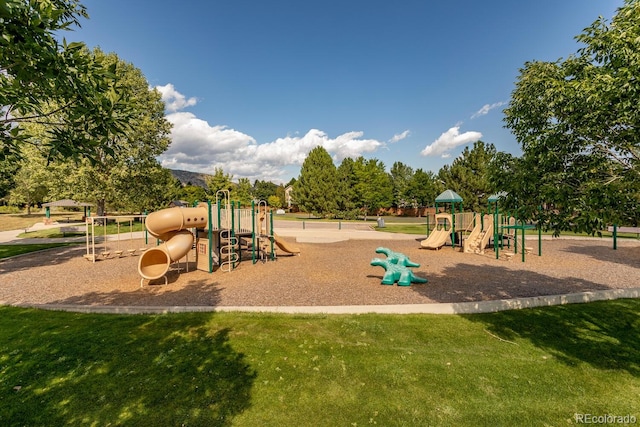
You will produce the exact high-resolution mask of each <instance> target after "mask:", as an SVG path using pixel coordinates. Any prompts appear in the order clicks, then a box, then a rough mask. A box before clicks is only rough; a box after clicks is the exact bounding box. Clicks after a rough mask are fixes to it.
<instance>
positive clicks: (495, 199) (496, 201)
mask: <svg viewBox="0 0 640 427" xmlns="http://www.w3.org/2000/svg"><path fill="white" fill-rule="evenodd" d="M507 194H508V193H507V192H505V191H500V192H498V193H496V194H492V195H491V196H489V198H488V202H489V212H491V205H492V204H493V205H494V208H493V247H494V250H495V253H496V259H498V258H500V247H501V243H502V235H503V233H504V231H505V230H513V231H514V234H513V242H514V243H513V249H514V253H516V254H517V253H518V230H520V233H521V236H522V237H521V240H522V248H521V250H520V252H521V255H522V262H524V260H525V253H526V252H527V250H526V248H525V239H526V230H532V229H534V228H537V229H538V256H542V228H541V227H539V226H536V225H531V224H525V223H524V222H523V221H520V222H519V223H518V220H517V219H515V218H513V222H511V221H507V223H505V224H502V223H501V222H502V221H501V216H500V206H499V205H500V199H503V198H505V197H506V196H507ZM498 241H500V244H499V243H498Z"/></svg>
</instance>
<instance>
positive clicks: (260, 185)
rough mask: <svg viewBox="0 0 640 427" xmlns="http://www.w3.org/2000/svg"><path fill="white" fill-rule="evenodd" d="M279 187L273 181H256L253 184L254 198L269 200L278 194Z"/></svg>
mask: <svg viewBox="0 0 640 427" xmlns="http://www.w3.org/2000/svg"><path fill="white" fill-rule="evenodd" d="M277 188H278V186H277V185H276V184H274V183H273V182H271V181H260V180H259V179H256V181H255V182H254V184H253V190H252V192H253V197H255V198H256V199H257V200H265V201H266V200H267V199H268V198H269V196H273V195H274V194H276V190H277Z"/></svg>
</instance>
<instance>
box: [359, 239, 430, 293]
mask: <svg viewBox="0 0 640 427" xmlns="http://www.w3.org/2000/svg"><path fill="white" fill-rule="evenodd" d="M376 253H379V254H385V255H386V256H387V259H381V258H374V259H372V260H371V265H377V266H380V267H382V268H384V269H385V273H384V276H383V277H382V282H381V284H383V285H393V284H395V283H396V282H398V286H411V283H427V279H424V278H422V277H418V276H416V275H415V274H414V273H413V271H412V270H410V269H409V267H420V264H418V263H415V262H412V261H411V260H410V259H409V257H408V256H406V255H405V254H403V253H400V252H394V251H392V250H391V249H389V248H383V247H380V248H377V249H376Z"/></svg>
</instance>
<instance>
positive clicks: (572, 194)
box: [505, 0, 640, 232]
mask: <svg viewBox="0 0 640 427" xmlns="http://www.w3.org/2000/svg"><path fill="white" fill-rule="evenodd" d="M577 40H578V41H579V42H581V43H583V47H582V48H581V49H579V50H578V51H577V53H576V54H574V55H571V56H570V57H568V58H567V59H564V60H558V61H555V62H543V61H532V62H527V63H526V64H525V65H524V68H523V69H521V70H520V75H519V76H518V79H517V82H516V88H515V90H514V91H513V93H512V96H511V101H510V103H509V106H508V108H507V109H506V110H505V123H506V126H507V127H508V128H509V129H510V130H511V131H512V132H513V134H514V135H515V136H516V138H517V140H518V142H519V143H520V145H521V147H522V151H523V155H522V158H521V160H520V161H519V162H518V168H519V170H520V171H521V174H520V179H524V180H526V181H527V182H533V183H535V187H531V188H530V190H531V191H529V192H520V193H519V194H517V197H518V199H519V200H518V202H519V204H521V205H522V206H525V207H526V209H525V210H523V212H522V214H523V215H527V216H528V217H535V218H538V217H539V218H540V219H541V220H543V221H544V222H545V223H546V224H547V225H548V226H550V227H551V228H553V229H554V230H555V231H556V232H559V231H561V230H566V229H573V230H579V231H586V232H596V231H598V230H600V229H602V227H603V226H604V225H606V224H607V223H611V222H620V221H622V222H626V223H633V224H635V223H637V222H638V220H639V219H640V212H639V211H638V209H637V206H638V203H639V202H640V192H639V191H638V190H639V188H640V177H639V172H638V162H639V161H640V134H639V133H638V129H640V109H639V108H638V99H639V94H640V80H639V79H638V76H639V75H640V2H638V1H637V0H626V1H625V4H624V6H623V7H621V8H620V9H618V11H617V13H616V15H615V16H614V17H613V19H612V21H611V22H607V20H605V19H604V18H599V19H598V20H596V21H595V22H594V23H593V24H592V25H590V26H589V27H588V28H586V29H585V30H584V31H583V32H582V33H581V34H580V35H578V36H577ZM512 193H513V192H510V194H512ZM515 196H516V195H515V194H512V197H511V198H510V201H509V202H510V203H512V204H514V205H515V204H516V203H515V202H516V200H515ZM536 205H543V206H545V208H546V209H544V210H543V211H540V213H538V210H537V209H536V208H535V206H536ZM513 207H517V206H513Z"/></svg>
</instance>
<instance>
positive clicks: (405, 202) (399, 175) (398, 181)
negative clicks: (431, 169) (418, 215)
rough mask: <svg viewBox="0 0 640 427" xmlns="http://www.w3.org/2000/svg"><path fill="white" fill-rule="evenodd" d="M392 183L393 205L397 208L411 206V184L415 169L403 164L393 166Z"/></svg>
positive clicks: (398, 163)
mask: <svg viewBox="0 0 640 427" xmlns="http://www.w3.org/2000/svg"><path fill="white" fill-rule="evenodd" d="M390 175H391V182H392V184H393V205H394V206H395V207H397V208H404V207H406V206H410V205H411V204H412V203H411V197H410V196H409V184H410V182H411V179H412V178H413V169H412V168H411V167H410V166H407V165H405V164H404V163H402V162H395V163H394V164H393V166H391V171H390Z"/></svg>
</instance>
